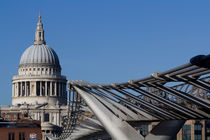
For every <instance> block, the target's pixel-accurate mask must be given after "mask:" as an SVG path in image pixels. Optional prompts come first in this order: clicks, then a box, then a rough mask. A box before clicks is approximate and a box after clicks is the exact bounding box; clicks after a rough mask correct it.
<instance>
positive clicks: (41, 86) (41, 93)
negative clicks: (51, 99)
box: [40, 81, 42, 96]
mask: <svg viewBox="0 0 210 140" xmlns="http://www.w3.org/2000/svg"><path fill="white" fill-rule="evenodd" d="M40 96H42V81H40Z"/></svg>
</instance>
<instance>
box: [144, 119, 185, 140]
mask: <svg viewBox="0 0 210 140" xmlns="http://www.w3.org/2000/svg"><path fill="white" fill-rule="evenodd" d="M184 123H185V120H166V121H162V122H160V123H159V124H158V125H157V126H156V127H155V128H154V129H153V130H152V131H151V132H150V133H149V134H148V135H147V136H146V138H145V140H172V139H173V138H175V136H176V134H177V133H178V132H179V130H180V129H181V128H182V126H183V125H184Z"/></svg>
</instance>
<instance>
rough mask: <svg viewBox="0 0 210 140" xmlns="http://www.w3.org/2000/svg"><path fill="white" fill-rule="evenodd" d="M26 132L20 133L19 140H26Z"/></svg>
mask: <svg viewBox="0 0 210 140" xmlns="http://www.w3.org/2000/svg"><path fill="white" fill-rule="evenodd" d="M25 139H26V138H25V132H19V140H25Z"/></svg>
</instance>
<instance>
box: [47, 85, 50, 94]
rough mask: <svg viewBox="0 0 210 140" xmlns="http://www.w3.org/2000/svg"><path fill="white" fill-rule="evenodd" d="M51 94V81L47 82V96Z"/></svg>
mask: <svg viewBox="0 0 210 140" xmlns="http://www.w3.org/2000/svg"><path fill="white" fill-rule="evenodd" d="M49 95H50V82H47V96H49Z"/></svg>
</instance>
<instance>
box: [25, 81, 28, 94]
mask: <svg viewBox="0 0 210 140" xmlns="http://www.w3.org/2000/svg"><path fill="white" fill-rule="evenodd" d="M25 96H28V88H27V82H25Z"/></svg>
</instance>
